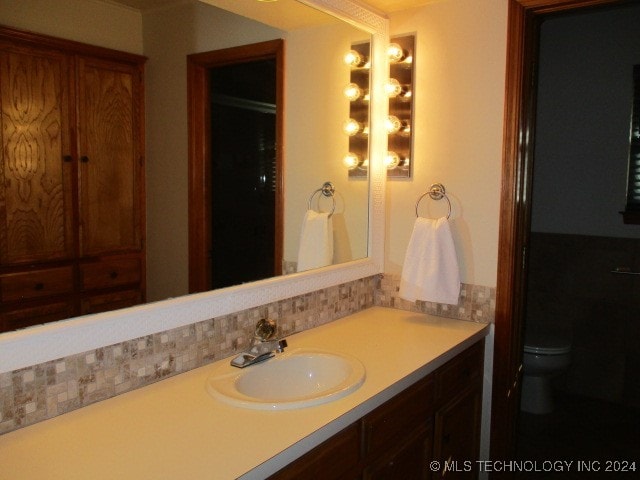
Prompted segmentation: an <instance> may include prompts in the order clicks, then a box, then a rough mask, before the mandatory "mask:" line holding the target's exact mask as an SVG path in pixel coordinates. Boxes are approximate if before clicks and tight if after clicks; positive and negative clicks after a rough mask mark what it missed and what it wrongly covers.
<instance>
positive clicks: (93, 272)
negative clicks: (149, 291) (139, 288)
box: [80, 258, 141, 291]
mask: <svg viewBox="0 0 640 480" xmlns="http://www.w3.org/2000/svg"><path fill="white" fill-rule="evenodd" d="M80 278H81V279H82V280H81V281H82V291H87V290H96V289H99V288H110V287H117V286H120V285H130V284H135V283H140V279H141V272H140V259H139V258H115V259H106V260H100V261H97V262H93V263H84V264H81V265H80Z"/></svg>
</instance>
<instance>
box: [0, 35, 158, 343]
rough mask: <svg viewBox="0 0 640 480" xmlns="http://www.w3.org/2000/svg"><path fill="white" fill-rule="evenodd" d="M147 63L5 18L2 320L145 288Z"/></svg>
mask: <svg viewBox="0 0 640 480" xmlns="http://www.w3.org/2000/svg"><path fill="white" fill-rule="evenodd" d="M143 66H144V57H140V56H137V55H132V54H128V53H122V52H115V51H112V50H108V49H103V48H99V47H92V46H88V45H84V44H79V43H77V42H70V41H66V40H60V39H56V38H52V37H47V36H42V35H37V34H31V33H27V32H21V31H18V30H14V29H11V28H6V27H0V113H1V117H0V123H1V127H2V130H1V131H2V151H1V156H0V298H1V300H2V303H1V304H0V331H6V330H12V329H14V328H20V327H24V326H28V325H31V324H36V323H42V322H45V321H52V320H59V319H61V318H67V317H70V316H74V315H79V314H83V313H91V312H94V311H99V310H101V309H107V305H108V304H109V303H110V301H109V300H108V299H109V298H112V299H115V300H113V304H114V305H117V306H122V307H124V306H130V305H132V304H135V303H139V302H141V301H143V300H144V296H145V294H144V288H145V276H144V269H145V253H144V230H145V224H144V139H143V132H144V130H143V120H144V116H143V115H144V112H143ZM124 292H127V294H126V295H125V294H124ZM93 297H99V298H100V300H96V299H95V298H93ZM97 305H100V307H99V308H98V307H97ZM96 308H98V310H96Z"/></svg>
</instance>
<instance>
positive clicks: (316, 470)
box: [268, 423, 360, 480]
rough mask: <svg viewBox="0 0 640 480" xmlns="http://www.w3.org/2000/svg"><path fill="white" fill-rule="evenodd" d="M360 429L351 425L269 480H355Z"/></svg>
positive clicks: (358, 455) (357, 468)
mask: <svg viewBox="0 0 640 480" xmlns="http://www.w3.org/2000/svg"><path fill="white" fill-rule="evenodd" d="M359 460H360V428H359V425H358V424H357V423H356V424H353V425H351V426H349V427H347V428H345V429H344V430H342V431H341V432H339V433H337V434H336V435H334V436H333V437H331V438H329V439H328V440H326V441H325V442H323V443H321V444H320V445H318V446H317V447H316V448H314V449H313V450H311V451H310V452H309V453H307V454H305V455H303V456H302V457H300V458H299V459H298V460H296V461H294V462H293V463H291V464H289V465H288V466H286V467H285V468H283V469H282V470H280V471H279V472H276V473H275V474H273V475H272V476H270V477H269V478H268V480H298V479H304V480H357V479H359V478H360V473H359V463H358V462H359Z"/></svg>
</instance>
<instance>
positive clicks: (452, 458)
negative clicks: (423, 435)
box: [433, 388, 482, 479]
mask: <svg viewBox="0 0 640 480" xmlns="http://www.w3.org/2000/svg"><path fill="white" fill-rule="evenodd" d="M481 413H482V390H480V389H478V388H471V389H467V390H466V391H465V392H463V393H462V395H458V396H457V397H455V398H454V399H453V400H452V401H451V402H449V403H448V404H446V405H445V406H444V407H442V408H441V409H439V410H438V411H437V412H436V418H435V441H434V452H433V456H434V458H435V459H436V460H438V461H439V462H440V465H441V466H444V465H445V464H446V465H447V466H448V467H450V468H447V469H444V468H443V469H442V470H441V471H440V472H439V473H440V478H447V479H449V478H453V479H458V478H460V479H473V478H478V471H477V467H476V460H478V455H479V451H480V416H481ZM465 462H466V463H465ZM467 466H469V467H470V468H467Z"/></svg>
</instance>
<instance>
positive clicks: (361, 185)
mask: <svg viewBox="0 0 640 480" xmlns="http://www.w3.org/2000/svg"><path fill="white" fill-rule="evenodd" d="M120 1H121V2H124V3H132V4H135V3H138V2H137V0H120ZM142 15H143V27H144V28H143V35H144V45H145V55H147V56H148V57H149V60H148V62H147V82H146V88H147V94H146V97H147V112H148V114H147V125H146V133H147V137H148V139H147V145H148V155H147V156H148V159H149V160H148V162H147V178H148V187H147V188H148V200H147V211H148V242H147V244H148V254H147V264H148V267H147V268H148V275H147V291H148V299H149V300H151V301H153V300H161V299H164V298H167V297H176V296H179V295H184V294H186V293H188V292H190V291H203V290H208V289H211V288H216V287H218V286H221V287H224V286H230V285H236V284H240V283H245V282H247V281H252V280H255V279H263V278H269V277H271V276H274V275H280V274H282V273H284V274H287V273H293V272H296V271H297V268H296V264H297V255H298V246H299V239H300V234H301V226H302V221H303V217H304V215H305V210H306V209H307V206H308V200H309V198H310V196H311V195H312V194H313V192H314V191H315V190H317V189H318V188H319V187H320V186H321V185H322V184H323V183H324V182H326V181H330V182H332V184H333V185H334V187H335V196H334V198H333V199H334V200H335V202H336V206H335V211H334V213H333V215H332V219H331V220H332V226H333V237H334V238H333V244H334V245H333V247H334V248H333V250H334V255H333V260H332V262H331V263H332V264H341V263H344V262H348V261H352V260H357V259H362V258H366V257H367V233H368V225H367V223H368V179H366V178H364V179H353V178H351V179H350V178H349V177H348V174H347V171H346V169H345V168H344V167H343V165H342V163H341V160H342V157H343V156H344V155H345V153H346V152H347V151H348V137H347V136H346V135H345V134H344V133H343V132H342V129H341V126H342V122H343V121H344V120H345V119H346V118H348V116H349V102H348V101H347V100H346V99H345V97H344V96H343V94H342V91H343V89H344V86H345V85H346V84H348V83H349V75H350V71H349V68H348V67H347V66H346V65H344V63H343V61H342V57H343V55H344V53H346V52H347V51H349V49H350V46H351V45H352V44H354V43H363V42H369V41H370V32H367V31H365V30H362V29H361V28H358V27H356V26H354V25H352V24H349V23H347V22H345V21H343V20H341V19H338V18H336V17H335V16H333V15H330V14H328V13H325V12H322V11H319V10H318V9H316V8H313V7H311V6H309V5H304V4H303V3H301V2H298V1H296V0H279V1H277V2H267V3H263V2H256V1H255V0H244V1H228V0H202V1H193V2H191V3H184V2H178V4H177V5H175V6H170V7H165V8H154V9H151V10H147V11H143V13H142ZM276 39H282V40H283V43H284V48H283V50H284V54H283V56H284V61H283V64H284V72H283V74H282V78H281V82H282V85H281V87H282V92H281V93H282V95H281V97H283V98H280V99H278V100H279V101H278V104H277V105H276V104H275V101H273V100H265V99H269V96H265V95H262V96H261V95H258V91H257V90H258V89H257V88H256V86H253V87H248V88H249V89H250V90H253V91H254V92H255V94H256V95H255V98H246V97H245V98H239V95H240V94H239V93H233V94H225V95H224V98H225V99H226V100H228V101H227V105H228V104H229V102H233V106H234V108H233V109H232V108H231V107H228V111H229V114H228V115H227V117H226V122H227V123H231V122H232V121H233V119H234V116H233V115H232V113H231V112H236V111H242V110H243V109H244V110H245V111H246V112H247V115H248V110H249V109H254V112H255V109H259V110H260V111H259V112H258V113H259V114H260V117H259V118H263V117H265V116H269V112H268V108H269V107H270V106H272V107H273V109H274V115H273V116H275V117H278V116H279V119H280V121H281V122H282V132H281V134H280V135H278V137H277V140H278V142H276V143H281V144H278V145H276V148H277V149H280V150H279V151H280V153H281V155H280V156H281V158H280V161H281V163H282V165H281V168H279V169H278V170H277V171H276V172H273V170H272V169H271V167H270V166H269V165H266V166H265V165H264V163H263V164H262V165H261V164H259V163H258V157H260V156H261V155H262V154H263V153H264V152H265V150H267V151H268V150H271V149H273V143H274V142H273V140H271V141H269V140H268V138H267V140H266V141H265V137H267V135H265V129H263V130H261V131H260V132H256V133H257V135H260V139H259V141H256V142H255V147H253V148H247V147H248V146H249V145H250V144H251V143H254V142H252V140H251V139H250V138H247V136H246V135H240V134H239V133H238V132H237V130H238V129H242V130H243V132H242V133H243V134H246V133H247V132H248V131H249V129H250V125H248V124H246V125H245V126H244V127H242V126H235V127H231V128H230V130H231V131H227V132H226V133H224V134H223V135H222V137H223V138H219V137H218V136H217V135H216V132H217V131H219V130H220V129H221V128H222V127H223V125H220V126H218V127H217V128H206V130H207V132H205V134H204V135H203V136H204V137H205V138H206V139H207V140H208V143H211V144H212V145H211V148H209V149H208V153H209V155H210V156H214V157H216V158H219V157H220V154H216V152H217V151H218V148H219V144H220V143H219V142H221V141H224V140H225V139H228V138H230V137H231V136H232V135H234V131H235V135H237V138H239V139H240V138H242V140H237V141H236V143H237V144H236V145H233V143H234V142H233V141H232V142H230V143H231V144H230V145H228V146H225V147H224V155H223V157H222V158H224V160H223V161H222V162H220V163H221V164H218V163H217V162H215V163H216V166H215V167H212V168H204V169H202V170H201V171H196V172H195V173H194V172H191V173H190V174H189V176H190V177H193V176H194V175H195V177H196V178H195V179H194V178H191V183H190V184H189V185H187V182H186V180H187V178H188V177H187V175H188V170H187V150H188V146H189V145H191V147H192V148H191V153H190V155H196V154H198V153H199V152H200V151H201V150H203V149H204V147H205V146H206V143H207V142H204V141H201V142H199V143H198V144H197V146H195V147H194V146H193V142H194V140H193V138H192V136H191V135H192V134H193V132H191V131H189V132H187V103H186V99H187V97H186V95H187V93H188V92H190V91H191V88H190V87H189V86H188V85H187V79H188V77H187V71H186V68H187V64H186V62H185V60H186V59H187V56H189V59H190V64H192V63H193V62H195V60H193V59H194V58H199V57H200V56H206V55H210V54H211V55H214V56H215V54H216V53H218V52H220V54H225V52H229V51H232V50H233V49H234V48H238V47H243V49H248V50H249V52H248V54H249V55H250V54H251V48H250V47H251V46H255V48H258V45H261V44H264V42H268V41H273V40H276ZM263 61H264V60H263ZM224 62H227V63H224ZM245 63H249V61H247V62H245ZM253 63H256V62H253ZM212 65H213V63H212ZM222 65H223V66H216V67H215V68H214V67H213V66H212V67H210V68H208V69H206V70H207V71H206V72H205V73H208V74H209V75H207V77H208V78H207V80H210V81H207V82H203V83H207V84H208V85H210V88H211V89H214V88H217V89H221V90H222V91H225V92H226V91H229V88H226V89H225V87H229V86H228V85H227V86H225V85H219V84H218V83H219V82H218V81H217V78H213V77H214V74H213V73H212V72H213V71H214V70H216V71H217V70H221V69H223V67H226V69H227V71H233V70H232V69H231V66H232V65H233V66H236V67H238V68H237V70H238V73H237V74H236V77H237V78H235V79H233V78H232V77H229V76H228V77H221V78H225V80H220V81H224V82H227V83H230V84H233V85H234V86H236V87H237V86H240V85H241V84H243V83H244V81H245V79H244V78H243V75H244V74H243V73H242V70H241V69H240V68H239V64H238V63H237V60H234V61H233V62H232V61H231V60H228V56H227V55H225V57H224V61H223V64H222ZM263 70H266V69H263ZM256 71H257V69H254V73H252V74H251V75H256V73H255V72H256ZM176 72H181V75H176ZM220 75H222V73H220V74H219V76H220ZM225 75H231V73H225ZM247 75H249V74H247ZM209 77H210V78H209ZM319 79H321V80H320V81H319ZM269 82H270V81H269V80H268V79H265V81H264V82H262V84H263V86H264V85H267V84H268V83H269ZM199 84H200V83H199ZM234 92H235V90H234ZM191 95H193V94H192V93H189V98H191ZM220 96H221V95H215V96H214V95H213V94H212V95H210V98H214V97H220ZM203 103H205V102H200V103H199V104H198V105H199V106H200V107H201V108H204V105H203ZM271 103H272V105H269V104H271ZM225 107H226V105H225ZM276 107H277V109H278V111H276ZM192 108H193V106H192ZM221 108H223V106H222V105H213V106H211V108H210V109H208V111H207V114H209V115H207V114H205V113H204V112H205V111H204V110H203V114H202V115H200V116H197V123H198V125H200V124H206V123H207V122H208V120H209V118H212V117H214V118H216V117H215V115H214V114H215V113H216V112H218V111H220V110H221ZM253 118H256V115H254V117H253ZM167 119H175V120H174V121H167ZM221 121H222V122H224V119H223V120H221ZM247 122H248V123H251V124H252V125H254V124H256V123H257V121H256V120H247ZM193 123H195V122H193V121H192V122H191V124H193ZM215 123H216V124H217V123H219V122H217V121H216V122H215ZM190 129H191V127H190ZM266 131H267V132H268V131H269V129H266ZM196 141H197V140H196ZM265 143H266V146H265ZM176 160H178V161H176ZM214 160H215V159H214ZM190 161H191V160H190ZM204 161H205V162H208V161H209V158H205V159H204ZM212 163H214V162H212ZM252 166H254V168H251V167H252ZM207 172H213V173H212V174H211V175H209V176H210V177H213V178H212V179H211V178H206V177H207ZM222 175H226V176H227V178H226V179H225V180H224V181H223V183H222V184H220V183H219V182H217V180H218V179H219V178H220V177H221V176H222ZM239 177H242V178H239ZM249 177H252V178H249ZM205 183H206V184H207V187H206V190H207V191H209V190H210V191H211V195H209V196H207V195H206V194H205V195H203V196H202V197H200V198H199V200H197V203H198V204H199V205H208V204H209V202H207V201H206V199H207V198H209V199H211V203H212V204H213V208H211V212H209V214H207V215H204V214H203V215H202V217H203V222H205V223H208V224H207V225H203V226H202V227H201V229H200V230H201V231H200V230H199V231H196V232H194V226H195V225H194V222H190V224H189V225H188V224H187V211H189V214H190V215H191V214H192V213H193V211H194V210H196V208H197V207H198V205H194V201H193V199H194V198H195V195H193V194H192V193H193V192H192V190H193V189H194V188H198V187H200V186H203V187H202V188H205V187H204V184H205ZM232 183H235V184H236V186H233V187H230V185H231V184H232ZM187 188H188V189H189V195H187V191H186V189H187ZM274 195H281V208H279V211H278V212H277V215H275V217H276V218H280V219H281V221H280V225H279V229H280V232H278V238H279V240H278V241H277V242H278V245H277V249H278V250H279V251H280V252H281V255H280V258H278V261H277V265H274V267H273V268H269V263H273V261H272V259H268V260H267V261H266V262H263V261H262V257H261V256H260V255H261V254H257V253H256V255H258V256H257V257H256V258H252V254H253V253H254V252H255V251H256V250H257V246H258V245H265V244H266V243H268V242H269V241H271V240H273V237H274V233H273V231H272V229H273V223H274V222H273V220H271V221H270V225H260V220H261V218H264V216H266V212H269V209H266V208H263V207H264V203H265V202H268V201H269V199H270V198H271V197H273V196H274ZM203 198H204V199H205V200H204V201H203ZM188 199H191V200H190V201H189V204H188V205H187V201H188ZM313 200H314V201H313V205H312V207H313V208H314V209H317V208H318V204H317V201H318V198H317V197H316V198H314V199H313ZM217 206H222V208H220V209H219V208H218V207H217ZM252 207H253V210H252ZM320 208H321V209H322V208H324V209H327V208H332V201H328V202H321V205H320ZM261 209H263V210H264V212H263V213H260V210H261ZM234 210H235V212H234ZM205 218H208V222H207V220H204V219H205ZM217 218H222V220H221V221H218V220H217ZM212 225H213V228H212V227H211V226H212ZM212 231H213V232H212ZM200 237H204V238H206V237H213V239H211V238H210V239H209V241H207V242H206V243H207V245H205V246H203V247H202V248H201V249H200V250H201V251H200V252H197V251H196V252H194V250H195V249H197V248H198V247H199V245H198V244H197V243H195V244H194V242H193V238H200ZM246 240H249V241H248V242H247V241H246ZM190 242H191V243H190ZM221 245H223V246H221ZM220 250H224V252H221V251H220ZM267 250H268V249H267ZM198 253H199V255H198ZM268 253H269V252H268V251H267V252H265V253H264V255H268ZM194 259H195V260H194ZM246 263H250V264H249V265H246ZM205 264H207V266H206V267H205V269H206V270H207V272H208V273H209V274H210V273H211V271H212V270H213V275H209V276H210V277H212V279H213V280H214V281H210V282H201V283H202V284H204V285H207V287H206V288H205V287H203V286H202V285H199V286H198V287H196V288H194V287H193V281H192V282H191V284H192V285H191V287H190V285H189V278H190V275H191V278H192V279H193V270H194V269H198V268H201V267H202V266H203V265H205ZM251 264H253V265H254V268H253V269H252V267H251ZM263 264H266V265H263ZM243 269H246V270H247V271H246V272H242V271H241V270H243ZM221 270H227V271H226V272H223V274H221V275H219V273H220V272H221ZM220 277H222V278H220ZM216 280H219V281H216Z"/></svg>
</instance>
